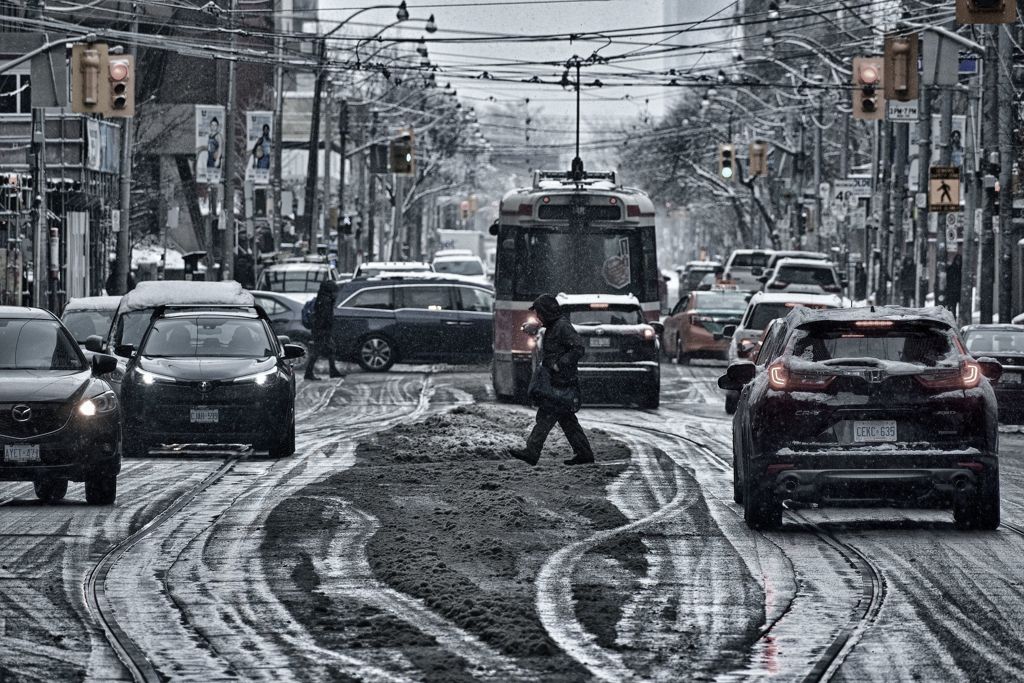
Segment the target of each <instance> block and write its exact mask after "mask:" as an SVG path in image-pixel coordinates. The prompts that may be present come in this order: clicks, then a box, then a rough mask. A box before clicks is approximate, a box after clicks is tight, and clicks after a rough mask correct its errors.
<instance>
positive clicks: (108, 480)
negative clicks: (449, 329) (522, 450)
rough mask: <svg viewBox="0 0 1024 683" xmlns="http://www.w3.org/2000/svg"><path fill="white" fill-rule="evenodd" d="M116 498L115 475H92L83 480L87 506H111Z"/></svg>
mask: <svg viewBox="0 0 1024 683" xmlns="http://www.w3.org/2000/svg"><path fill="white" fill-rule="evenodd" d="M115 498H117V475H116V474H109V473H107V472H104V473H101V474H100V473H98V474H92V475H90V476H89V477H88V478H86V480H85V502H86V503H88V504H89V505H113V504H114V499H115Z"/></svg>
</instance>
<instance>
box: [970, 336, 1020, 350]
mask: <svg viewBox="0 0 1024 683" xmlns="http://www.w3.org/2000/svg"><path fill="white" fill-rule="evenodd" d="M965 338H966V341H967V350H968V351H970V352H971V353H1024V330H1021V331H1016V330H976V331H971V332H968V333H967V335H966V337H965Z"/></svg>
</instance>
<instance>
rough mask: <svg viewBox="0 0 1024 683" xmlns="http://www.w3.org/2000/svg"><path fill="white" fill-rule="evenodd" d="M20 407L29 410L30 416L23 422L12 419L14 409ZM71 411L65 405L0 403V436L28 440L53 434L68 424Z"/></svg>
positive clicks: (68, 406) (69, 407) (70, 408)
mask: <svg viewBox="0 0 1024 683" xmlns="http://www.w3.org/2000/svg"><path fill="white" fill-rule="evenodd" d="M22 406H27V407H28V408H29V409H30V410H31V415H30V416H29V418H28V419H27V420H25V421H23V422H21V421H18V420H16V419H14V409H15V408H19V409H20V408H21V407H22ZM71 410H72V407H71V406H70V405H68V404H65V403H0V434H2V435H4V436H9V437H13V438H15V439H28V438H31V437H33V436H42V435H44V434H49V433H50V432H55V431H57V430H58V429H61V428H62V427H63V426H64V425H66V424H67V423H68V420H69V419H70V418H71ZM19 413H20V410H19Z"/></svg>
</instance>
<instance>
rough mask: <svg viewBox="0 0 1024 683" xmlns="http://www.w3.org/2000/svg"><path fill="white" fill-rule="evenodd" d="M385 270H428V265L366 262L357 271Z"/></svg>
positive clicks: (421, 262)
mask: <svg viewBox="0 0 1024 683" xmlns="http://www.w3.org/2000/svg"><path fill="white" fill-rule="evenodd" d="M367 268H386V269H388V270H430V264H429V263H425V262H423V261H367V262H366V263H363V264H360V266H359V269H360V270H363V269H367Z"/></svg>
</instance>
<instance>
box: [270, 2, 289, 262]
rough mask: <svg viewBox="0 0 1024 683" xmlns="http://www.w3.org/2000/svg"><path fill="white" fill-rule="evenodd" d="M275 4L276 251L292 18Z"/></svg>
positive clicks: (281, 216) (280, 231) (273, 181)
mask: <svg viewBox="0 0 1024 683" xmlns="http://www.w3.org/2000/svg"><path fill="white" fill-rule="evenodd" d="M274 5H275V9H276V10H277V11H278V13H276V14H275V19H274V21H275V24H276V29H277V36H276V37H275V38H274V55H275V60H276V63H275V64H274V144H273V145H271V149H273V157H272V159H271V161H270V163H271V164H272V165H273V168H274V170H273V175H272V176H271V180H270V182H271V192H273V195H274V197H273V202H274V222H273V223H272V224H271V234H273V236H274V249H275V251H276V250H277V249H279V248H280V246H281V242H283V241H284V207H283V206H281V189H282V188H281V146H282V142H283V140H282V139H281V137H282V134H283V133H284V122H283V120H282V119H283V118H284V33H285V31H284V22H285V21H290V19H289V18H285V17H282V16H281V14H280V11H281V5H282V3H281V0H277V1H276V2H275V3H274ZM289 208H290V207H289Z"/></svg>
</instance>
